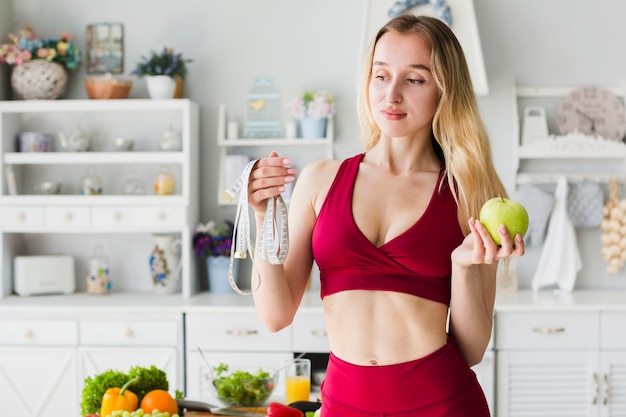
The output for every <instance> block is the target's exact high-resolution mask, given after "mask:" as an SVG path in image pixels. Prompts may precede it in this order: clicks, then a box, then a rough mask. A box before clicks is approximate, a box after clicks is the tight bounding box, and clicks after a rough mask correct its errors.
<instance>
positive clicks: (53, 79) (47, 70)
mask: <svg viewBox="0 0 626 417" xmlns="http://www.w3.org/2000/svg"><path fill="white" fill-rule="evenodd" d="M66 85H67V70H66V69H65V68H64V67H63V65H61V64H58V63H56V62H48V61H46V60H44V59H33V60H31V61H28V62H26V63H24V64H22V65H16V66H15V67H14V68H13V73H12V74H11V87H12V88H13V92H14V93H15V94H16V95H17V96H18V98H23V99H25V100H54V99H56V98H59V97H60V96H61V95H63V93H64V92H65V87H66Z"/></svg>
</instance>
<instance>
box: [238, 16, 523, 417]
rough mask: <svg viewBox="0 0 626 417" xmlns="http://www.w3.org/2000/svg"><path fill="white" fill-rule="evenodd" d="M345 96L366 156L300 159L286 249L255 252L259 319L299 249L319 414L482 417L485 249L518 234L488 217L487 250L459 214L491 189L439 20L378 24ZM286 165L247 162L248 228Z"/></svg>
mask: <svg viewBox="0 0 626 417" xmlns="http://www.w3.org/2000/svg"><path fill="white" fill-rule="evenodd" d="M359 106H360V107H359V118H360V122H361V125H362V129H363V133H364V136H365V142H366V152H365V153H364V154H361V155H357V156H355V157H353V158H349V159H347V160H345V161H334V160H326V161H319V162H315V163H312V164H310V165H308V166H307V167H305V169H304V170H303V171H302V173H301V174H300V176H299V179H298V183H297V185H296V186H295V187H294V190H293V194H292V198H291V203H290V210H289V227H290V234H289V238H290V248H289V254H288V256H287V259H286V261H285V262H284V264H282V265H270V264H269V263H267V262H265V261H261V260H257V261H256V262H255V265H254V270H253V273H252V279H253V283H252V287H253V288H254V287H256V283H258V280H259V279H262V282H261V285H260V286H259V288H258V290H257V291H256V292H255V293H254V300H255V305H256V309H257V312H258V314H259V317H260V318H261V320H262V321H263V322H264V324H265V325H266V327H267V328H268V329H270V330H271V331H278V330H280V329H282V328H284V327H286V326H288V325H289V324H290V323H291V322H292V320H293V317H294V315H295V313H296V310H297V308H298V306H299V304H300V301H301V299H302V296H303V293H304V291H305V288H306V285H307V280H308V279H309V276H310V273H311V267H312V263H313V261H314V260H315V261H316V262H317V264H318V266H319V268H320V279H321V296H322V298H323V305H324V313H325V320H326V326H327V331H328V338H329V342H330V347H331V354H330V359H329V363H328V368H327V374H326V375H327V376H326V380H325V381H324V384H323V386H322V417H352V416H375V415H376V416H386V415H393V416H396V417H408V416H429V417H433V416H444V415H445V416H473V417H477V416H488V415H489V411H488V408H487V404H486V401H485V398H484V395H483V393H482V390H481V389H480V386H479V385H478V383H477V381H476V377H475V375H474V373H473V372H472V371H471V369H470V366H472V365H474V364H476V363H478V362H480V360H481V359H482V356H483V354H484V352H485V349H486V347H487V343H488V342H489V338H490V335H491V328H492V317H493V304H494V298H495V276H496V268H497V264H498V261H499V260H500V259H504V258H507V257H509V256H512V255H513V256H521V255H523V253H524V241H523V239H522V237H521V236H519V235H518V236H516V237H515V239H514V241H511V239H510V237H509V235H508V233H507V232H506V229H505V228H504V226H500V230H499V233H500V238H501V240H502V244H501V246H498V245H496V244H495V243H494V241H493V240H492V239H491V237H490V236H489V234H488V232H487V231H486V229H485V228H484V227H483V226H482V225H481V224H480V222H478V221H475V220H474V216H476V215H477V214H478V213H479V211H480V207H481V206H482V204H483V203H484V202H485V201H486V200H488V199H489V198H492V197H494V196H497V195H502V196H504V195H505V194H506V193H505V189H504V187H503V185H502V183H501V182H500V181H499V179H498V176H497V174H496V171H495V169H494V166H493V162H492V156H491V150H490V146H489V140H488V137H487V134H486V131H485V128H484V126H483V124H482V121H481V119H480V116H479V112H478V106H477V103H476V98H475V95H474V92H473V88H472V84H471V80H470V75H469V71H468V68H467V64H466V62H465V58H464V55H463V51H462V49H461V47H460V45H459V43H458V41H457V39H456V38H455V36H454V34H453V33H452V31H451V30H450V29H449V28H448V27H447V26H446V25H445V24H444V23H442V22H441V21H439V20H437V19H435V18H430V17H423V16H421V17H415V16H413V15H411V14H404V15H401V16H398V17H396V18H394V19H392V20H391V21H390V22H388V23H387V24H386V25H385V26H384V27H383V28H382V29H381V30H380V31H379V32H378V34H377V35H376V37H375V39H374V42H373V45H372V47H371V48H370V51H369V53H368V56H367V60H366V62H365V65H364V73H363V76H362V83H361V87H360V91H359ZM290 163H291V161H290V160H289V159H288V158H283V157H280V156H278V154H277V153H275V152H273V153H272V154H270V156H269V157H267V158H263V159H261V160H260V161H259V162H258V163H257V165H256V167H255V169H254V170H253V171H252V173H251V175H250V182H249V186H248V193H249V201H250V205H251V206H252V207H253V208H254V210H255V217H256V221H257V227H259V226H260V224H261V220H262V218H263V215H264V213H265V208H266V203H267V199H268V198H272V197H275V196H277V195H278V194H279V193H280V192H282V191H284V188H285V187H284V186H285V184H286V183H289V182H292V181H294V175H295V170H294V169H293V168H289V167H288V166H289V164H290ZM450 185H453V186H454V187H451V186H450ZM257 259H258V258H257ZM448 313H449V327H447V324H448V321H447V320H448Z"/></svg>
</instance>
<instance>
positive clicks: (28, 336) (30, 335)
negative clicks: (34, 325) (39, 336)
mask: <svg viewBox="0 0 626 417" xmlns="http://www.w3.org/2000/svg"><path fill="white" fill-rule="evenodd" d="M34 336H35V335H34V334H33V332H32V331H31V330H26V331H25V332H24V336H23V337H24V339H27V340H30V339H32V338H33V337H34Z"/></svg>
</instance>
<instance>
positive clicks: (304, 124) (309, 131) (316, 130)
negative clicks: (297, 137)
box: [300, 116, 328, 139]
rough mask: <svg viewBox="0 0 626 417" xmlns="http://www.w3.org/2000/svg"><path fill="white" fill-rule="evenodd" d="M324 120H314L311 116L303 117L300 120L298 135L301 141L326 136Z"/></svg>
mask: <svg viewBox="0 0 626 417" xmlns="http://www.w3.org/2000/svg"><path fill="white" fill-rule="evenodd" d="M327 120H328V119H326V118H325V117H323V118H321V119H314V118H312V117H311V116H304V118H303V119H302V120H300V134H301V136H302V138H303V139H321V138H324V137H325V136H326V121H327Z"/></svg>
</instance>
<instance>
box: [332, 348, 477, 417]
mask: <svg viewBox="0 0 626 417" xmlns="http://www.w3.org/2000/svg"><path fill="white" fill-rule="evenodd" d="M423 416H428V417H438V416H446V417H465V416H467V417H489V408H488V406H487V401H486V399H485V395H484V393H483V391H482V389H481V387H480V385H479V384H478V381H477V379H476V375H475V374H474V371H472V370H471V368H470V367H469V366H468V365H467V363H466V362H465V359H463V356H462V355H461V352H460V351H459V350H458V348H457V346H456V344H455V343H454V340H453V339H452V338H450V339H449V341H448V343H447V344H446V345H445V346H443V347H441V348H440V349H438V350H436V351H435V352H433V353H431V354H429V355H427V356H425V357H423V358H420V359H417V360H414V361H410V362H404V363H399V364H394V365H387V366H360V365H353V364H350V363H348V362H345V361H342V360H341V359H339V358H337V357H336V356H334V355H333V354H332V353H331V354H330V358H329V361H328V368H327V370H326V378H325V380H324V383H323V384H322V417H423Z"/></svg>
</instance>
